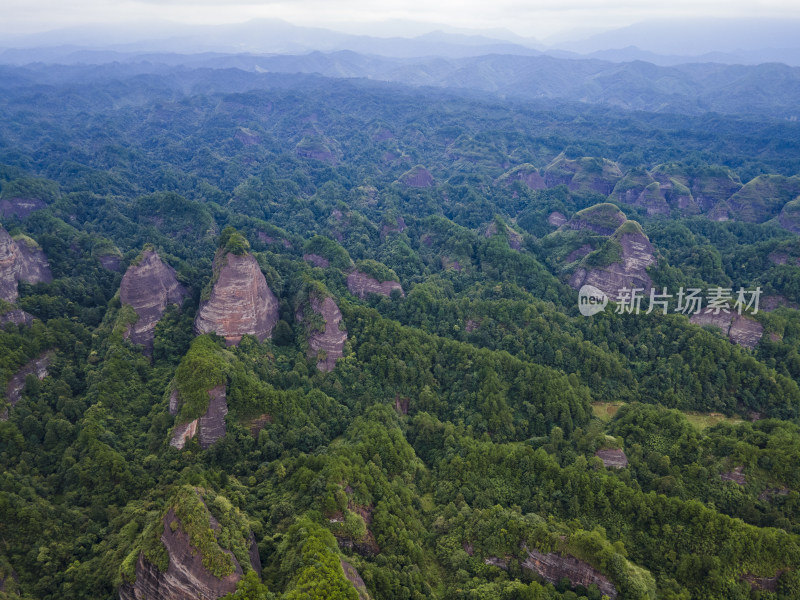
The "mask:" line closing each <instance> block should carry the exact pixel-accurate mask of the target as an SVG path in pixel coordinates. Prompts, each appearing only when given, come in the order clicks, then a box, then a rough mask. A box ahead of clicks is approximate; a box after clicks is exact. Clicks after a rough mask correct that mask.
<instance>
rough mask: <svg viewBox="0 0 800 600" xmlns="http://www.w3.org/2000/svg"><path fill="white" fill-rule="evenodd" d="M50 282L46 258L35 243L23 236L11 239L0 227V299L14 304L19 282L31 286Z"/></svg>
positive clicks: (51, 278) (17, 294) (50, 277)
mask: <svg viewBox="0 0 800 600" xmlns="http://www.w3.org/2000/svg"><path fill="white" fill-rule="evenodd" d="M52 280H53V277H52V275H51V274H50V265H49V264H48V263H47V257H46V256H45V255H44V252H42V250H41V248H39V246H37V245H36V242H34V241H33V240H32V239H30V238H28V237H25V236H20V237H18V238H17V239H13V238H12V237H11V236H10V235H9V234H8V232H7V231H6V230H5V229H4V228H3V226H2V225H0V299H2V300H5V301H7V302H14V301H15V300H16V299H17V297H18V296H19V292H18V291H17V284H18V282H20V281H25V282H27V283H32V284H33V283H49V282H50V281H52Z"/></svg>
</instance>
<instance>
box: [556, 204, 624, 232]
mask: <svg viewBox="0 0 800 600" xmlns="http://www.w3.org/2000/svg"><path fill="white" fill-rule="evenodd" d="M624 222H625V215H624V214H623V212H622V211H621V210H620V209H618V208H617V207H616V206H614V205H613V204H609V203H603V204H595V205H594V206H590V207H589V208H585V209H583V210H581V211H578V212H577V213H575V214H574V215H573V216H572V218H571V219H570V220H569V222H568V223H567V225H566V226H567V227H569V228H570V229H588V230H589V231H592V232H594V233H596V234H598V235H611V234H612V233H614V232H615V231H616V230H617V229H618V228H619V226H620V225H622V224H623V223H624Z"/></svg>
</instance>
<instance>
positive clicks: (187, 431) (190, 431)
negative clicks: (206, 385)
mask: <svg viewBox="0 0 800 600" xmlns="http://www.w3.org/2000/svg"><path fill="white" fill-rule="evenodd" d="M180 403H181V399H180V394H179V393H178V391H177V390H173V392H172V394H170V399H169V411H170V413H171V414H173V415H175V414H177V413H178V409H179V408H180ZM227 414H228V401H227V394H226V391H225V385H224V384H223V385H218V386H216V387H214V388H212V389H210V390H208V409H207V410H206V412H205V413H204V414H203V415H202V416H201V417H199V418H198V419H194V420H193V421H189V422H188V423H182V424H180V425H176V426H175V429H174V430H173V432H172V439H171V440H170V442H169V445H170V446H172V447H174V448H177V449H178V450H183V448H184V446H186V444H187V443H188V442H189V440H191V439H192V438H193V437H194V436H195V435H197V436H198V438H197V439H198V441H199V442H200V447H201V448H203V450H205V449H206V448H209V447H210V446H212V445H214V443H216V442H217V441H218V440H220V439H222V438H223V437H225V433H226V432H227V428H226V427H225V415H227Z"/></svg>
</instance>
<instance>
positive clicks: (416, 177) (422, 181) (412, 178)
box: [397, 165, 433, 188]
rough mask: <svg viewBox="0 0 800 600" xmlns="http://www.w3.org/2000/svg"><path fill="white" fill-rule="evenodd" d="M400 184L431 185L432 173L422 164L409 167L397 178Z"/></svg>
mask: <svg viewBox="0 0 800 600" xmlns="http://www.w3.org/2000/svg"><path fill="white" fill-rule="evenodd" d="M397 181H398V182H399V183H400V184H401V185H404V186H406V187H413V188H429V187H433V175H431V174H430V172H429V171H428V169H426V168H425V167H423V166H422V165H417V166H416V167H414V168H412V169H410V170H409V171H406V172H405V173H403V174H402V175H401V176H400V178H399V179H398V180H397Z"/></svg>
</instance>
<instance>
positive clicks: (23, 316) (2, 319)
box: [0, 308, 33, 327]
mask: <svg viewBox="0 0 800 600" xmlns="http://www.w3.org/2000/svg"><path fill="white" fill-rule="evenodd" d="M6 323H14V325H31V324H32V323H33V315H31V314H29V313H26V312H25V311H24V310H21V309H19V308H10V309H9V310H7V311H6V312H4V313H2V314H0V327H2V326H3V325H5V324H6Z"/></svg>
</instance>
